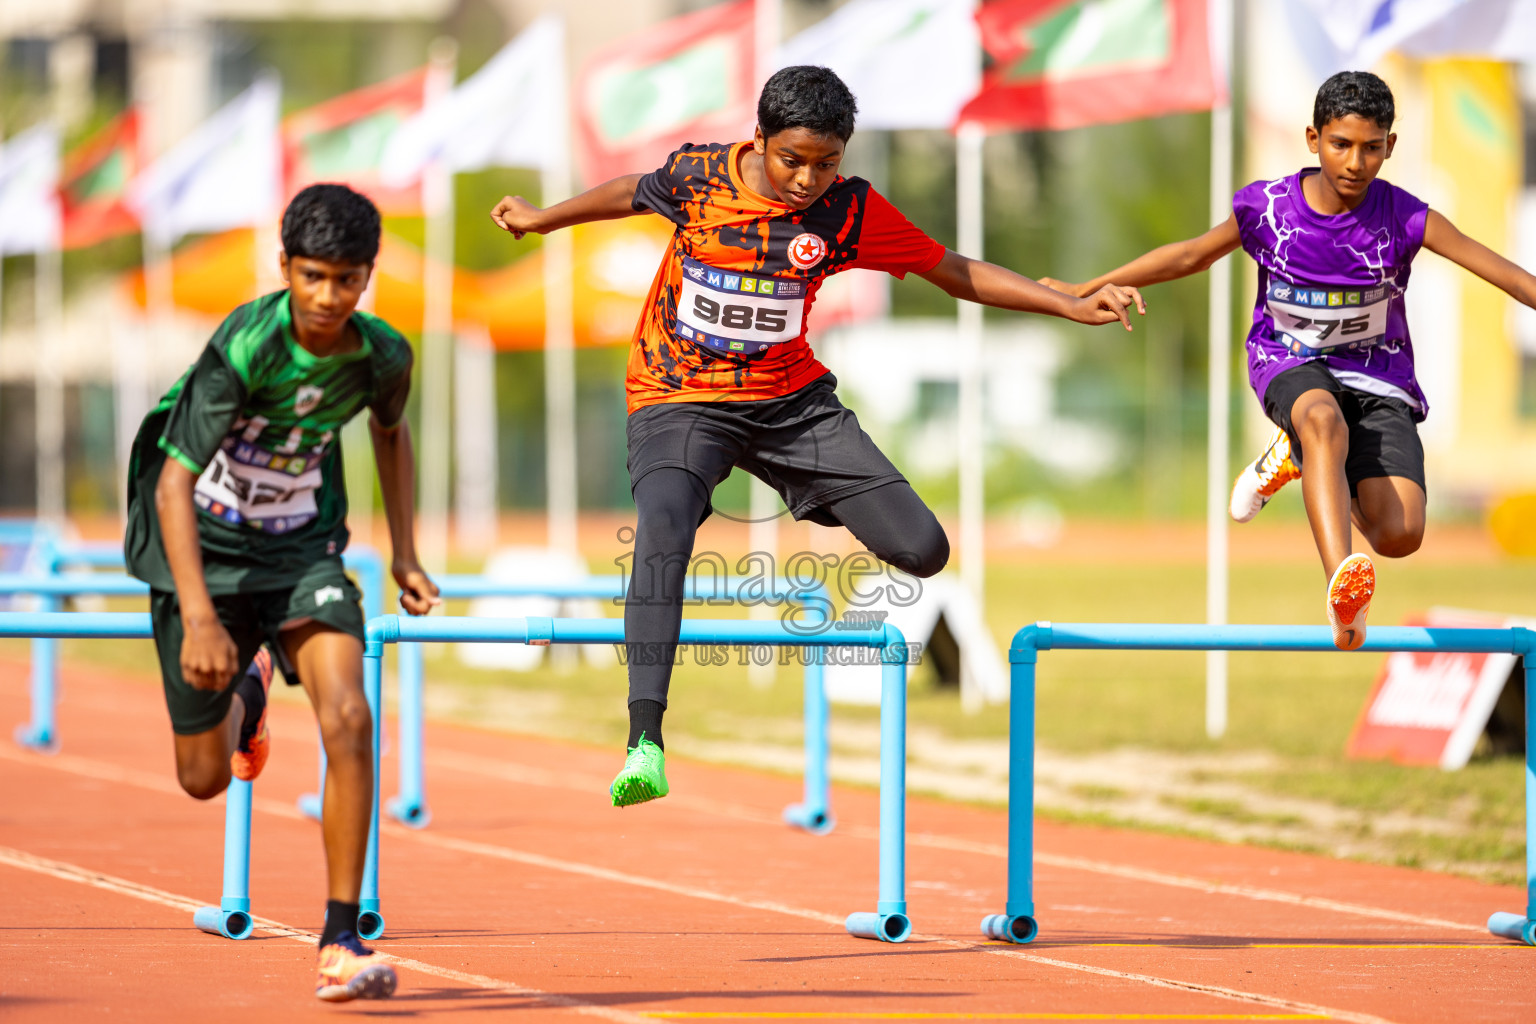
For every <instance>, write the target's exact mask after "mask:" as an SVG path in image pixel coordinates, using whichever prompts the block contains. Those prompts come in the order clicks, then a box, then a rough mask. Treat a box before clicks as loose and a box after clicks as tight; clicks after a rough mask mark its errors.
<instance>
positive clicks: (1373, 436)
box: [1264, 360, 1425, 497]
mask: <svg viewBox="0 0 1536 1024" xmlns="http://www.w3.org/2000/svg"><path fill="white" fill-rule="evenodd" d="M1313 390H1322V391H1331V392H1333V397H1334V400H1335V401H1337V402H1338V403H1339V411H1340V412H1341V413H1343V414H1344V422H1345V424H1346V425H1347V426H1348V427H1349V454H1348V455H1347V456H1346V457H1345V459H1344V477H1345V479H1347V480H1348V481H1349V493H1350V495H1351V496H1352V497H1353V496H1355V495H1356V493H1357V491H1358V489H1359V484H1360V481H1361V480H1369V479H1371V478H1372V477H1378V476H1400V477H1406V478H1407V479H1409V480H1412V481H1413V482H1414V483H1416V484H1418V485H1419V488H1420V489H1421V490H1424V489H1425V488H1424V445H1423V444H1422V443H1420V441H1419V428H1418V425H1417V424H1416V423H1414V420H1413V408H1412V407H1411V406H1409V405H1408V403H1407V402H1404V401H1402V400H1400V399H1397V398H1387V397H1385V396H1382V395H1373V394H1370V393H1369V392H1366V391H1360V390H1358V389H1356V388H1352V387H1349V386H1348V385H1346V384H1343V383H1341V382H1340V381H1339V379H1338V378H1337V377H1335V376H1334V375H1333V373H1332V372H1331V371H1330V370H1329V369H1328V367H1327V366H1325V365H1323V362H1322V361H1321V360H1317V361H1314V362H1310V363H1302V364H1301V365H1300V366H1293V367H1291V368H1290V369H1289V370H1286V371H1285V372H1284V373H1281V374H1280V375H1279V376H1278V377H1276V378H1275V379H1274V380H1272V381H1270V382H1269V387H1267V388H1265V389H1264V414H1265V415H1266V416H1268V417H1269V418H1270V419H1271V420H1273V421H1274V422H1275V424H1276V425H1277V426H1279V427H1280V428H1281V429H1282V430H1284V431H1285V432H1286V434H1288V435H1290V438H1291V459H1292V460H1293V461H1294V462H1295V463H1296V465H1297V466H1300V465H1301V460H1302V457H1303V454H1304V453H1303V452H1302V450H1301V440H1300V439H1299V438H1298V437H1297V436H1296V430H1295V428H1294V427H1293V426H1292V425H1291V408H1292V407H1293V406H1294V405H1295V404H1296V399H1298V398H1300V397H1301V395H1302V393H1303V392H1305V391H1313Z"/></svg>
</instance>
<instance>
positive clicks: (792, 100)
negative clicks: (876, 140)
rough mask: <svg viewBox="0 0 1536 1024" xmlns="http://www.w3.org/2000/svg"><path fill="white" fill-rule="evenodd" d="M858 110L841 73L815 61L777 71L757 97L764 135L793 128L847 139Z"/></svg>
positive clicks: (758, 119)
mask: <svg viewBox="0 0 1536 1024" xmlns="http://www.w3.org/2000/svg"><path fill="white" fill-rule="evenodd" d="M858 112H859V105H858V103H857V102H856V101H855V100H854V98H853V93H851V92H849V91H848V86H847V85H845V84H843V80H842V79H841V78H838V77H837V73H836V72H835V71H833V70H832V69H831V68H824V67H819V66H817V65H814V64H798V65H796V66H794V67H788V68H781V69H779V70H778V71H775V72H774V73H773V77H772V78H770V79H768V81H767V83H766V84H765V85H764V86H763V92H762V95H761V96H759V97H758V98H757V125H758V127H759V128H761V129H762V130H763V137H764V138H771V137H773V136H775V135H777V134H778V133H779V132H782V131H786V130H788V129H790V128H804V129H805V130H807V131H810V132H814V133H816V134H817V135H836V136H837V137H838V138H839V139H842V140H843V141H844V142H847V141H848V140H849V139H850V138H852V137H853V118H854V115H855V114H857V113H858Z"/></svg>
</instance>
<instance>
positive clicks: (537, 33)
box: [380, 15, 566, 186]
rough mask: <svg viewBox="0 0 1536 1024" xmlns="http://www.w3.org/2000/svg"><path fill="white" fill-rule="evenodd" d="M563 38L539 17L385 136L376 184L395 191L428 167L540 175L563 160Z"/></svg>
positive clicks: (555, 23) (555, 22) (552, 20)
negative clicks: (537, 172) (521, 171)
mask: <svg viewBox="0 0 1536 1024" xmlns="http://www.w3.org/2000/svg"><path fill="white" fill-rule="evenodd" d="M564 69H565V31H564V27H563V26H562V24H561V22H560V19H559V18H557V17H555V16H554V15H545V16H544V17H541V18H539V19H538V20H537V21H535V22H534V23H533V24H531V25H529V26H528V27H527V28H525V29H524V30H523V31H522V32H520V33H518V35H517V37H516V38H515V39H513V40H512V41H511V42H510V43H508V44H507V45H506V46H503V47H502V48H501V50H500V51H498V52H497V54H496V55H495V56H494V57H492V58H491V59H490V60H489V61H488V62H487V63H486V64H485V66H484V67H482V68H481V69H480V70H479V71H476V72H475V73H474V74H472V75H470V76H469V77H468V78H466V79H465V80H464V81H462V82H460V83H459V84H458V85H457V86H455V87H454V89H453V90H452V91H451V92H449V93H448V94H447V95H446V96H444V97H443V98H442V99H441V100H437V101H435V102H433V103H432V104H430V105H429V106H427V107H425V108H423V109H422V110H421V111H420V112H419V113H417V114H416V115H415V116H414V117H412V118H411V119H410V120H409V121H406V122H405V123H404V124H402V125H401V126H400V127H399V128H398V129H396V130H395V132H394V133H393V134H392V135H391V136H390V138H389V142H388V143H387V144H386V145H385V147H384V156H383V162H382V165H381V170H380V177H381V179H382V180H383V181H384V183H385V184H388V185H391V186H400V185H403V184H405V183H408V182H412V181H415V180H416V179H417V178H419V177H420V176H421V173H422V171H423V169H424V168H425V167H426V166H427V165H428V164H430V163H433V162H434V161H438V162H441V164H442V166H443V168H444V169H445V170H448V171H478V170H482V169H484V168H486V167H536V168H543V167H545V166H547V165H549V164H551V163H553V162H556V161H562V162H563V160H564V157H563V155H562V154H563V150H564V149H565V146H566V130H565V118H564V117H563V116H562V114H563V111H562V107H563V104H562V103H561V102H560V99H561V91H562V88H563V83H564V78H565V70H564Z"/></svg>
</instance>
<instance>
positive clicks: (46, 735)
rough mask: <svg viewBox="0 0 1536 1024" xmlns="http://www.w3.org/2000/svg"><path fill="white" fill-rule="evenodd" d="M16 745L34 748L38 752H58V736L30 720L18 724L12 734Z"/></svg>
mask: <svg viewBox="0 0 1536 1024" xmlns="http://www.w3.org/2000/svg"><path fill="white" fill-rule="evenodd" d="M12 737H13V738H14V739H15V740H16V745H17V746H18V747H24V748H26V749H27V750H34V751H36V752H37V753H39V754H57V753H58V752H59V738H58V737H57V736H55V735H54V734H53V733H52V732H51V731H50V730H47V729H39V728H38V727H37V726H35V725H32V724H31V723H30V722H29V723H28V724H26V725H18V726H17V727H16V731H15V732H14V733H13V734H12Z"/></svg>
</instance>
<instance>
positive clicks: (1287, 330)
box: [1266, 280, 1391, 356]
mask: <svg viewBox="0 0 1536 1024" xmlns="http://www.w3.org/2000/svg"><path fill="white" fill-rule="evenodd" d="M1266 304H1267V306H1268V309H1269V315H1270V319H1272V320H1273V321H1274V323H1275V334H1276V336H1278V337H1279V339H1280V340H1281V341H1283V342H1284V343H1285V346H1286V347H1287V348H1288V349H1290V351H1291V354H1292V355H1296V356H1318V355H1322V354H1323V353H1324V352H1326V351H1328V350H1330V349H1338V348H1349V349H1355V348H1367V347H1369V346H1371V345H1375V344H1378V343H1379V342H1380V341H1381V340H1382V338H1384V337H1385V336H1386V333H1387V310H1388V307H1389V306H1390V305H1391V297H1390V295H1389V293H1388V290H1387V288H1385V287H1384V286H1378V287H1375V288H1356V289H1348V288H1345V289H1339V288H1326V289H1325V288H1309V287H1307V286H1305V285H1299V284H1292V283H1290V282H1289V281H1280V280H1271V281H1270V283H1269V294H1268V296H1267V302H1266Z"/></svg>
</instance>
